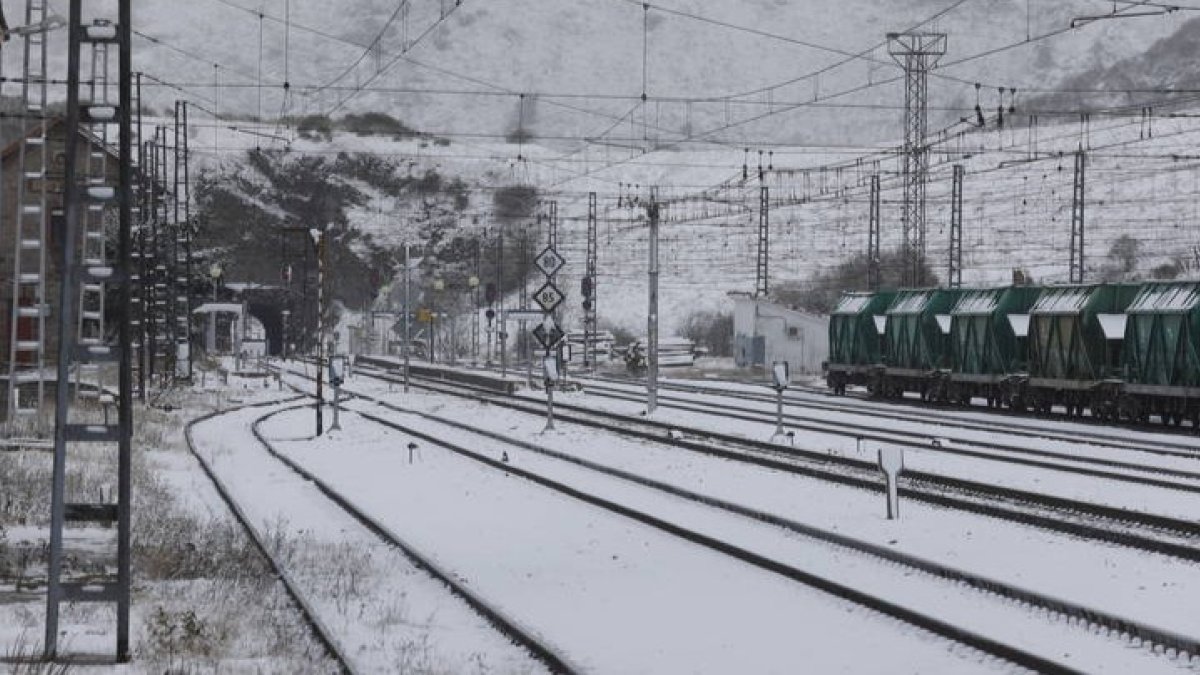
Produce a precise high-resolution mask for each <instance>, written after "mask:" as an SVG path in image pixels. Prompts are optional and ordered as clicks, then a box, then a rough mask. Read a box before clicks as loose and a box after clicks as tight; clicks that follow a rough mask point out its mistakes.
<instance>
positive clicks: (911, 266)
mask: <svg viewBox="0 0 1200 675" xmlns="http://www.w3.org/2000/svg"><path fill="white" fill-rule="evenodd" d="M887 38H888V53H889V54H891V55H892V57H893V58H894V59H895V60H896V62H897V63H899V64H900V65H901V66H903V67H904V211H903V214H902V218H901V220H902V223H903V226H904V244H903V253H904V262H905V265H904V274H903V283H904V285H906V286H920V285H922V284H924V282H925V279H924V276H925V273H924V270H925V185H926V178H927V176H928V173H929V150H928V148H927V147H926V145H925V137H926V136H927V135H928V131H929V125H928V109H929V105H928V104H929V97H928V90H929V71H930V69H932V68H933V67H934V66H935V65H937V62H938V59H940V58H941V56H942V55H943V54H945V53H946V35H945V34H944V33H888V36H887Z"/></svg>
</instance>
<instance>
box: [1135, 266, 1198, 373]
mask: <svg viewBox="0 0 1200 675" xmlns="http://www.w3.org/2000/svg"><path fill="white" fill-rule="evenodd" d="M1125 311H1126V315H1127V319H1126V323H1125V345H1124V349H1123V353H1124V366H1125V377H1126V379H1127V380H1128V381H1129V382H1131V383H1134V384H1147V385H1158V386H1164V387H1197V386H1200V282H1196V281H1181V282H1162V283H1147V284H1144V285H1143V286H1142V288H1141V291H1140V292H1139V293H1138V294H1137V297H1136V298H1134V300H1133V302H1132V303H1131V304H1130V305H1129V307H1128V308H1127V309H1126V310H1125Z"/></svg>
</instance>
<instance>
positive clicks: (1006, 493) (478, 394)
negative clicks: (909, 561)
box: [293, 367, 1200, 562]
mask: <svg viewBox="0 0 1200 675" xmlns="http://www.w3.org/2000/svg"><path fill="white" fill-rule="evenodd" d="M371 371H374V372H371ZM358 372H360V373H362V374H364V375H367V376H370V377H374V378H377V379H380V380H383V381H391V382H399V381H400V380H399V378H397V377H396V376H395V375H393V374H391V373H388V372H386V371H384V370H382V369H373V368H363V367H360V368H359V369H358ZM293 375H295V376H298V377H303V375H301V374H299V373H293ZM412 384H413V386H415V387H419V388H422V389H425V390H429V391H434V392H438V393H443V394H448V395H453V396H459V397H466V398H470V399H474V400H478V401H483V402H486V403H489V404H491V405H497V406H502V407H505V408H507V409H511V410H516V411H520V412H524V413H528V414H532V415H538V416H541V415H543V414H544V408H543V407H542V406H541V405H540V404H539V403H538V402H536V401H532V400H527V399H526V400H522V399H520V398H507V397H501V396H496V395H494V394H492V393H491V392H486V391H482V390H480V389H479V388H476V387H468V386H464V385H458V384H450V383H447V382H445V381H436V382H433V381H424V382H422V381H418V380H415V379H414V380H413V383H412ZM555 414H556V417H557V418H558V419H561V420H563V421H568V422H573V423H576V424H581V425H584V426H588V427H592V428H598V429H605V430H608V431H612V432H614V433H618V434H621V435H624V436H627V437H633V438H638V439H642V440H651V441H655V442H659V443H666V444H669V445H671V446H673V447H676V448H679V449H682V450H688V451H691V452H698V453H702V454H706V455H712V456H717V457H721V458H724V459H729V460H733V461H738V462H743V463H749V464H753V465H756V466H761V467H765V468H770V469H775V470H779V471H785V472H788V473H793V474H797V475H803V476H807V477H811V478H817V479H820V480H824V481H828V482H832V483H836V484H840V485H845V486H849V487H853V488H858V489H864V490H869V491H872V492H882V491H883V489H884V486H883V483H882V480H881V478H880V477H879V474H878V470H877V469H876V467H875V465H874V463H872V462H868V461H864V460H859V459H855V458H852V457H844V456H839V455H829V454H825V453H819V452H811V451H803V450H799V449H793V448H783V447H781V446H779V445H776V444H771V443H764V442H761V441H754V440H751V439H746V438H742V437H738V436H734V435H730V434H722V433H718V432H712V431H704V430H697V429H683V431H684V432H685V433H684V436H685V437H684V438H672V437H671V436H672V434H671V432H672V431H678V430H680V429H679V426H678V425H670V424H665V423H661V422H656V421H654V420H648V419H644V418H639V417H632V416H628V415H620V414H616V413H610V412H605V411H597V410H592V409H589V408H584V407H582V406H576V405H573V404H570V403H564V402H556V403H555ZM900 494H901V496H902V497H904V498H905V499H913V500H916V501H920V502H923V503H927V504H931V505H935V506H941V507H945V508H951V509H956V510H960V511H966V512H970V513H975V514H978V515H984V516H988V517H993V518H998V519H1002V520H1007V521H1011V522H1018V523H1021V524H1025V525H1030V526H1034V527H1039V528H1043V529H1047V530H1052V531H1057V532H1062V533H1066V534H1071V535H1074V536H1079V537H1084V538H1087V539H1092V540H1097V541H1104V542H1108V543H1113V544H1118V545H1121V546H1127V547H1130V548H1135V549H1139V550H1144V551H1149V552H1154V553H1159V554H1163V555H1168V556H1173V557H1177V558H1181V559H1185V560H1191V561H1195V562H1200V523H1196V522H1193V521H1189V520H1183V519H1179V518H1172V517H1169V516H1162V515H1157V514H1151V513H1145V512H1139V511H1130V510H1126V509H1120V508H1115V507H1110V506H1104V505H1100V504H1094V503H1089V502H1082V501H1078V500H1072V499H1065V498H1060V497H1054V496H1051V495H1046V494H1041V493H1036V492H1029V491H1025V490H1018V489H1014V488H1008V487H1003V486H998V485H993V484H989V483H982V482H978V481H972V480H966V479H960V478H953V477H948V476H942V475H938V474H933V473H927V472H920V471H908V472H906V473H905V474H904V475H903V476H902V478H901V482H900Z"/></svg>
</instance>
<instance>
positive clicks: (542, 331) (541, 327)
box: [533, 317, 565, 351]
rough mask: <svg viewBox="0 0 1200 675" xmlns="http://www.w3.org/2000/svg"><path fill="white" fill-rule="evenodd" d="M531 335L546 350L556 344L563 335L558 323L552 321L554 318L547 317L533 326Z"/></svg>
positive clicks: (560, 340)
mask: <svg viewBox="0 0 1200 675" xmlns="http://www.w3.org/2000/svg"><path fill="white" fill-rule="evenodd" d="M533 337H534V338H536V339H537V341H538V343H540V344H541V345H542V347H543V348H544V349H546V350H547V351H548V350H551V349H554V348H555V347H556V346H558V343H559V342H562V339H563V337H565V335H564V333H563V332H562V329H561V328H559V327H558V324H556V323H554V319H551V318H549V317H547V318H546V320H545V321H543V322H541V323H539V324H538V325H537V326H536V327H534V329H533Z"/></svg>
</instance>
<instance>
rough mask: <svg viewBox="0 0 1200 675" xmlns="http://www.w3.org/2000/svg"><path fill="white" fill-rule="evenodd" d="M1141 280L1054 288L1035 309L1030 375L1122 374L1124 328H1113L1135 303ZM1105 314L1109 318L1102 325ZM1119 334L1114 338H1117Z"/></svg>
mask: <svg viewBox="0 0 1200 675" xmlns="http://www.w3.org/2000/svg"><path fill="white" fill-rule="evenodd" d="M1139 289H1140V286H1139V285H1138V284H1098V285H1090V286H1051V287H1047V288H1045V289H1043V291H1042V293H1041V295H1039V296H1038V299H1037V302H1035V303H1034V304H1033V307H1032V308H1031V309H1030V311H1029V314H1030V320H1029V376H1030V377H1031V378H1037V379H1047V380H1078V381H1095V380H1102V379H1105V378H1107V377H1115V376H1117V375H1119V372H1118V371H1119V360H1118V355H1119V353H1120V352H1119V347H1120V342H1119V340H1120V338H1121V337H1122V334H1121V332H1120V331H1119V330H1118V331H1115V334H1112V333H1113V332H1114V329H1113V328H1109V332H1110V335H1108V336H1107V337H1106V335H1105V326H1106V325H1109V326H1111V325H1112V324H1113V323H1114V322H1115V321H1119V319H1117V318H1115V317H1118V316H1119V315H1121V314H1123V313H1124V312H1125V308H1126V307H1128V306H1129V304H1130V302H1132V301H1133V298H1134V296H1135V295H1136V294H1137V292H1138V290H1139ZM1102 318H1103V319H1107V320H1108V321H1106V322H1105V324H1102V321H1101V320H1102ZM1114 338H1115V340H1114Z"/></svg>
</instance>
